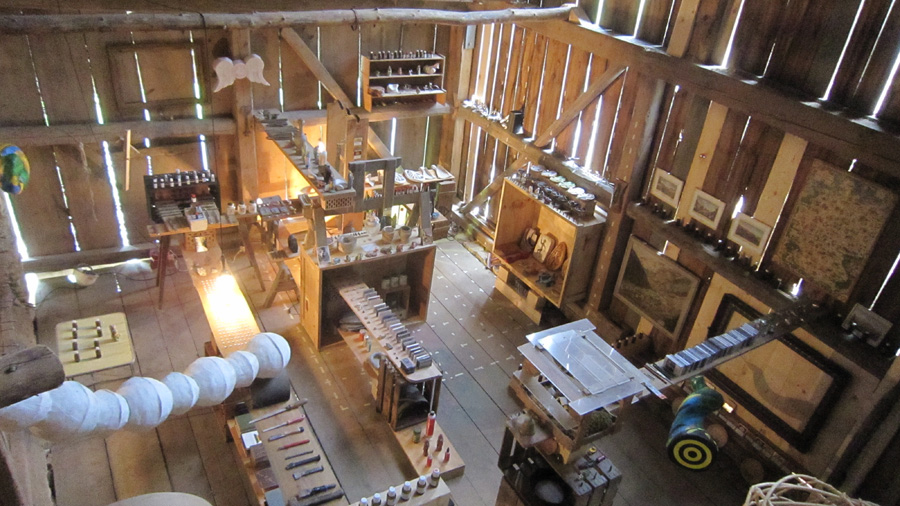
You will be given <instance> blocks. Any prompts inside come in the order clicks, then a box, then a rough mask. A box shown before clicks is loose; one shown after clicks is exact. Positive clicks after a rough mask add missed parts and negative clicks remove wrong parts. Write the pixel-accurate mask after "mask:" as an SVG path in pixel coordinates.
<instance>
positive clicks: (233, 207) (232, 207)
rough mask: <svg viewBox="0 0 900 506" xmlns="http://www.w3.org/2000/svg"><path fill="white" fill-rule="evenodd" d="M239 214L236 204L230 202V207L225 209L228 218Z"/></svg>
mask: <svg viewBox="0 0 900 506" xmlns="http://www.w3.org/2000/svg"><path fill="white" fill-rule="evenodd" d="M235 213H237V206H236V205H234V202H229V203H228V207H227V208H226V209H225V214H226V215H227V216H234V215H235Z"/></svg>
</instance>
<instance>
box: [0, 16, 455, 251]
mask: <svg viewBox="0 0 900 506" xmlns="http://www.w3.org/2000/svg"><path fill="white" fill-rule="evenodd" d="M295 30H296V31H297V33H298V34H299V35H300V37H301V39H302V40H303V41H304V42H305V43H306V44H307V45H308V46H309V47H310V48H311V49H312V50H313V52H315V53H316V54H318V55H320V58H321V60H322V62H323V64H324V65H325V67H326V68H327V69H328V70H329V71H330V72H331V73H332V75H333V77H334V78H335V80H336V81H337V82H338V83H339V84H340V85H341V87H342V88H343V90H344V91H345V92H346V93H347V94H348V95H349V96H351V97H352V99H353V100H356V97H357V77H358V73H359V54H360V50H361V51H362V52H363V53H365V54H368V51H370V50H372V51H374V50H380V49H386V50H396V49H403V50H408V51H412V50H416V49H430V50H433V51H436V52H438V53H441V54H446V53H447V52H448V50H449V30H448V29H446V28H445V29H442V30H438V29H436V27H435V26H434V25H409V26H399V25H378V24H372V25H368V26H363V27H350V26H339V27H328V28H321V29H320V28H318V27H315V26H302V27H295ZM0 37H2V39H0V43H2V45H3V47H4V51H3V54H2V55H0V63H3V64H4V67H5V68H6V69H8V70H7V71H6V72H4V73H3V75H2V76H0V89H2V90H4V91H6V93H3V94H2V98H0V123H3V124H4V125H44V124H48V125H51V126H52V125H62V124H69V123H84V124H96V123H98V122H100V121H101V120H102V121H103V122H104V123H112V122H117V121H130V120H147V121H166V120H170V119H178V118H194V117H197V114H198V112H197V111H198V105H199V109H200V110H201V111H202V115H203V117H204V118H213V120H212V121H215V118H217V117H227V116H229V115H231V113H232V109H233V104H234V93H235V91H234V87H229V88H226V89H223V90H221V91H219V92H218V93H212V92H211V90H212V86H213V84H214V83H215V76H214V75H212V71H211V70H210V68H211V67H210V63H211V62H212V61H213V60H214V59H215V58H218V57H221V56H229V57H233V58H241V57H246V55H232V54H231V51H230V45H229V38H230V34H229V33H228V32H227V31H224V30H216V29H210V30H204V31H202V32H199V31H198V32H193V33H192V32H188V31H175V30H172V31H158V32H156V31H151V32H139V33H133V34H132V33H128V32H108V33H99V32H91V33H83V34H81V33H77V34H66V35H53V34H50V35H40V36H30V37H25V36H6V35H3V36H0ZM191 40H193V43H194V48H195V52H194V57H195V59H196V65H197V69H198V78H199V83H200V89H201V96H200V99H199V100H196V101H194V102H191V103H185V104H179V105H165V104H154V103H150V104H146V105H144V106H141V105H140V104H138V105H136V106H135V105H133V104H132V105H127V104H123V103H122V96H128V97H139V96H142V93H143V94H144V95H145V96H147V97H148V100H150V99H152V98H153V97H154V96H161V95H166V94H167V92H166V90H159V89H157V88H158V86H159V85H160V84H159V83H164V82H165V79H166V78H169V77H170V76H168V75H167V74H166V68H169V67H172V66H171V65H169V66H167V63H172V62H167V61H166V60H165V59H164V58H162V57H155V55H154V54H153V53H152V51H151V52H150V53H146V52H145V50H144V49H141V51H142V52H141V53H140V55H142V57H143V61H141V58H136V57H135V54H136V53H135V52H134V51H132V50H131V45H135V46H134V47H135V48H143V47H146V46H147V45H152V44H168V43H184V44H189V43H190V42H191ZM116 48H118V53H116V54H117V55H118V56H116V57H115V58H113V57H111V56H110V51H111V49H116ZM250 49H251V51H253V52H254V53H256V54H259V55H260V56H262V57H263V59H264V61H266V67H265V70H264V76H265V78H266V79H267V80H268V82H269V83H270V86H264V85H260V84H252V85H251V86H250V87H251V93H252V96H253V100H252V104H253V107H254V108H256V109H260V108H271V109H276V110H310V109H317V108H319V107H322V108H324V106H325V104H326V103H327V102H329V101H330V100H331V98H330V96H329V95H328V94H327V92H325V91H324V90H323V89H322V88H321V86H320V84H319V82H318V80H317V79H316V78H315V77H313V75H312V73H311V72H310V71H309V69H308V68H307V67H306V66H305V65H304V64H303V63H302V62H301V61H300V58H299V57H298V56H297V55H296V54H295V53H294V52H293V50H291V48H290V47H289V46H288V45H287V44H286V43H285V42H284V41H283V40H282V37H281V34H280V32H279V30H278V29H271V28H265V29H259V30H253V31H251V32H250ZM185 63H186V62H185V61H181V62H180V65H179V66H180V68H185ZM182 77H183V78H184V77H185V76H182ZM191 78H192V77H191ZM184 80H185V79H179V82H178V83H173V84H172V86H173V88H175V87H177V88H178V89H179V90H182V91H183V90H184V89H190V88H192V84H191V83H190V82H188V83H185V82H181V81H184ZM142 83H143V88H142ZM151 85H152V86H154V87H155V88H154V89H147V87H149V86H151ZM12 90H15V91H14V92H12V93H11V92H10V91H12ZM390 123H391V122H390V121H387V122H382V125H387V131H386V132H385V131H384V129H383V128H382V130H381V132H382V133H384V134H389V132H390ZM441 123H442V122H441V121H437V120H432V119H428V118H408V119H403V120H399V121H398V124H397V131H396V149H395V152H396V153H397V154H398V155H399V156H401V157H403V158H404V160H405V162H406V165H407V166H408V167H418V166H420V165H423V164H425V165H430V164H432V163H435V162H437V157H438V154H439V153H438V151H439V148H438V147H439V144H440V139H441V130H442V125H441ZM373 126H375V127H376V131H378V127H379V126H381V125H377V124H374V125H373ZM124 138H125V132H124V131H123V132H122V138H121V139H120V140H119V141H118V142H111V143H109V155H110V156H109V158H108V159H107V157H106V152H105V150H104V147H103V146H102V145H100V144H91V145H77V144H72V145H63V146H48V147H31V148H27V149H26V150H25V153H26V156H28V158H29V160H30V162H31V167H32V179H31V181H30V183H29V186H28V189H27V190H26V191H25V192H23V193H22V194H21V195H18V196H15V197H13V199H12V200H13V207H14V211H15V212H16V216H17V219H18V222H19V223H18V224H19V228H20V229H21V231H22V236H23V238H24V241H25V243H26V244H27V246H28V249H29V254H30V255H31V256H33V257H39V256H45V255H51V254H60V253H68V252H73V251H75V250H76V248H78V249H81V250H90V249H97V248H108V247H114V248H115V247H120V246H123V241H122V240H121V239H120V235H119V228H120V224H119V222H118V219H117V217H116V208H115V203H114V195H113V190H114V188H113V187H112V183H111V178H110V173H111V174H113V175H114V176H115V184H116V188H115V190H116V191H117V193H118V198H119V200H120V201H121V207H122V213H123V216H124V222H123V223H122V226H123V227H124V229H125V230H126V231H127V239H128V241H129V243H131V244H141V243H146V242H148V241H149V238H148V237H147V235H146V230H145V225H146V224H147V223H148V221H149V218H148V216H147V212H146V201H145V195H144V192H143V183H142V176H143V175H147V174H165V173H171V172H174V171H175V170H178V169H180V170H202V169H203V168H204V167H205V166H206V167H208V168H209V170H211V171H212V172H215V173H216V174H217V176H218V179H219V181H220V184H221V187H222V200H223V205H225V204H226V203H227V202H231V201H236V200H238V193H237V192H238V190H239V184H238V181H239V178H238V176H237V171H238V169H239V167H238V165H237V164H236V163H235V162H234V160H235V156H236V147H235V141H236V139H237V137H235V136H233V135H226V136H221V138H218V139H216V138H213V137H209V138H206V139H204V140H201V139H200V138H199V137H195V138H193V139H190V138H178V139H175V138H172V139H167V138H154V139H133V140H132V141H133V145H134V146H135V147H136V148H137V150H138V151H137V152H132V167H131V174H130V179H131V180H130V189H129V190H128V191H126V190H125V158H126V154H125V153H126V149H125V146H124ZM382 139H383V140H386V139H388V137H387V136H386V135H383V136H382ZM204 144H205V146H204ZM256 144H257V148H258V149H257V152H256V160H257V166H258V168H259V169H258V170H259V173H258V180H259V188H258V190H259V195H260V196H266V195H275V194H277V195H283V196H288V195H290V196H292V194H293V193H294V192H295V191H296V190H297V189H299V187H301V186H302V182H301V180H300V178H299V177H298V176H297V175H296V174H295V173H294V172H295V171H293V170H290V167H289V164H288V163H287V161H286V160H285V159H284V157H283V156H282V155H281V154H280V152H278V151H277V150H276V149H274V148H273V147H272V146H270V144H271V143H270V142H268V141H266V140H265V138H264V136H261V137H257V138H256ZM204 147H205V149H204ZM204 152H205V153H206V157H207V159H206V160H205V163H204V160H203V156H204ZM63 189H64V190H65V192H64V191H63Z"/></svg>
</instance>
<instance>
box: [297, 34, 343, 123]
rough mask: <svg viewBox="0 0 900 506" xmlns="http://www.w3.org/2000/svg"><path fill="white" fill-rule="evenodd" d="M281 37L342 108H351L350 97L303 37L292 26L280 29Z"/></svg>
mask: <svg viewBox="0 0 900 506" xmlns="http://www.w3.org/2000/svg"><path fill="white" fill-rule="evenodd" d="M281 37H282V38H283V39H284V41H285V42H287V43H288V45H289V46H290V47H291V49H293V50H294V52H295V53H297V56H299V57H300V59H301V60H302V61H303V63H305V64H306V66H307V67H308V68H309V70H310V72H312V74H313V75H314V76H315V77H316V79H318V80H319V82H321V83H322V85H323V86H325V89H326V90H328V93H329V94H330V95H331V96H332V97H334V99H335V100H337V101H338V102H339V103H340V104H341V105H342V106H343V107H344V109H351V108H352V107H353V105H354V104H353V101H352V100H350V97H348V96H347V94H346V93H344V90H342V89H341V86H340V85H339V84H338V83H337V81H335V80H334V78H333V77H331V73H329V72H328V69H326V68H325V65H322V62H321V61H319V59H318V58H317V57H316V54H315V53H313V52H312V50H311V49H310V48H309V46H307V45H306V42H303V39H301V38H300V35H299V34H298V33H297V32H296V31H295V30H294V29H293V28H285V29H284V30H282V31H281Z"/></svg>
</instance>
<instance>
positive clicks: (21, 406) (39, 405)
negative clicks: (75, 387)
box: [0, 392, 53, 432]
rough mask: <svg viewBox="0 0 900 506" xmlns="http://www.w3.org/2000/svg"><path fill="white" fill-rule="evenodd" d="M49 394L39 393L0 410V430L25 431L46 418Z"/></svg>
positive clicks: (48, 411) (48, 407) (48, 408)
mask: <svg viewBox="0 0 900 506" xmlns="http://www.w3.org/2000/svg"><path fill="white" fill-rule="evenodd" d="M52 405H53V401H51V400H50V394H49V393H47V392H41V393H39V394H37V395H32V396H31V397H29V398H27V399H25V400H22V401H19V402H17V403H15V404H11V405H9V406H6V407H5V408H3V409H0V430H3V431H7V432H12V431H16V430H21V429H27V428H28V427H31V426H32V425H34V424H36V423H38V422H40V421H42V420H44V419H46V418H47V414H48V413H50V406H52Z"/></svg>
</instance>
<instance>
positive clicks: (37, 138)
mask: <svg viewBox="0 0 900 506" xmlns="http://www.w3.org/2000/svg"><path fill="white" fill-rule="evenodd" d="M235 128H236V127H235V123H234V120H233V119H231V118H206V119H176V120H171V121H143V120H141V121H122V122H118V123H107V124H105V125H98V124H96V123H78V124H71V125H50V126H43V125H40V126H8V127H0V139H3V142H7V143H9V144H15V145H16V146H19V147H30V146H57V145H66V144H78V143H84V144H91V143H100V142H102V141H110V142H116V141H119V140H122V139H125V133H126V132H127V131H128V130H131V136H132V137H134V138H137V139H142V138H145V137H146V138H148V139H157V138H161V137H196V136H198V135H234V132H235Z"/></svg>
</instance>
